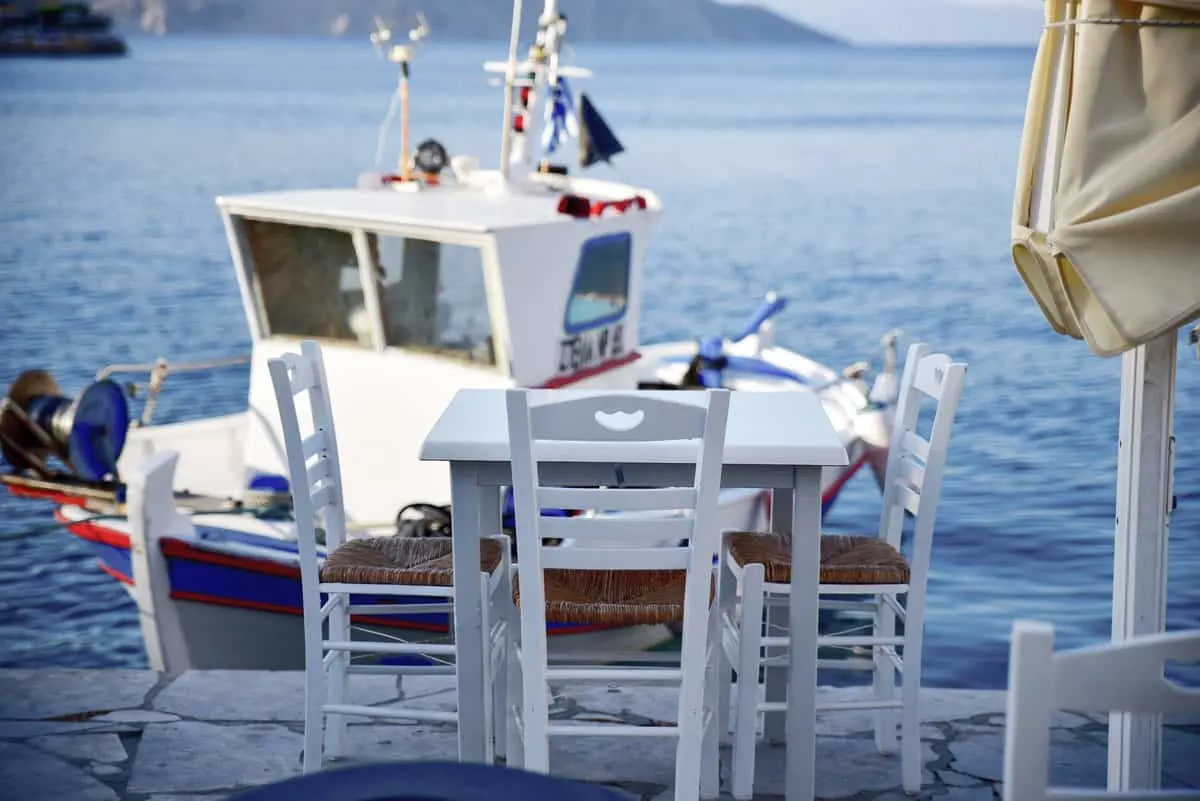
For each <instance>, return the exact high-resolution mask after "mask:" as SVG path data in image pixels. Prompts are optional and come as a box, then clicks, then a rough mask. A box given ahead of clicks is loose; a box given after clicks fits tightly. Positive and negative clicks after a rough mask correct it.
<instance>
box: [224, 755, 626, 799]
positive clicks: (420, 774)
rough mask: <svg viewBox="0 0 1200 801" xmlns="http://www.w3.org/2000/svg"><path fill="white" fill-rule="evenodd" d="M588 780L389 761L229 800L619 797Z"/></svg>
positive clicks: (313, 775)
mask: <svg viewBox="0 0 1200 801" xmlns="http://www.w3.org/2000/svg"><path fill="white" fill-rule="evenodd" d="M620 798H621V796H618V795H617V794H616V793H614V792H612V791H611V790H606V789H604V788H602V787H598V786H596V785H594V784H585V783H583V782H576V781H571V780H569V779H560V778H556V777H554V776H546V775H544V774H541V773H531V772H529V771H525V770H518V769H517V768H505V767H497V766H493V765H477V764H471V763H462V762H394V763H387V764H376V765H359V766H355V767H348V768H333V769H330V770H323V771H321V772H319V773H310V774H308V775H305V776H297V777H296V778H294V779H287V780H285V781H282V782H276V783H275V784H268V785H265V786H263V787H257V788H255V789H253V790H248V791H247V792H245V793H242V794H241V795H236V796H233V797H232V798H231V799H230V800H229V801H299V799H303V801H560V800H562V801H565V799H570V801H619V799H620Z"/></svg>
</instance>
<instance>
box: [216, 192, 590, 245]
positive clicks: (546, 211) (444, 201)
mask: <svg viewBox="0 0 1200 801" xmlns="http://www.w3.org/2000/svg"><path fill="white" fill-rule="evenodd" d="M560 196H561V195H560V194H559V193H558V192H555V191H554V190H552V189H550V188H549V187H546V188H543V187H533V188H531V189H521V190H518V191H512V192H508V193H504V194H501V193H499V192H495V193H489V192H486V191H483V190H481V189H477V188H473V187H468V188H462V187H456V186H439V187H431V188H427V189H422V190H419V191H395V190H389V189H305V190H294V191H284V192H261V193H256V194H250V195H234V196H227V197H221V198H218V199H217V203H218V204H219V205H220V206H221V208H223V209H225V210H227V211H229V212H231V213H233V214H239V215H244V216H250V217H257V216H262V217H265V218H268V219H282V218H287V219H291V220H293V221H295V222H306V223H322V224H326V225H337V226H347V227H368V228H371V227H378V226H387V225H399V226H411V227H414V228H418V227H419V228H423V229H429V230H440V231H447V232H458V233H473V234H488V233H493V232H495V231H500V230H505V229H512V228H529V227H532V226H540V225H552V224H564V223H569V222H572V221H573V220H572V218H571V217H569V216H567V215H564V214H560V213H559V212H558V200H559V197H560Z"/></svg>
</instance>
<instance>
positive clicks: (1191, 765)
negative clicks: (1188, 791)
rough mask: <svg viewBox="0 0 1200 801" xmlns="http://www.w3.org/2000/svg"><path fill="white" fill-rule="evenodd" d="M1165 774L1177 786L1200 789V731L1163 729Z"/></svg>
mask: <svg viewBox="0 0 1200 801" xmlns="http://www.w3.org/2000/svg"><path fill="white" fill-rule="evenodd" d="M1162 750H1163V774H1164V775H1166V776H1169V777H1171V779H1172V780H1173V781H1174V782H1176V786H1181V787H1200V730H1198V731H1194V732H1192V731H1183V730H1181V729H1176V728H1165V729H1163V747H1162Z"/></svg>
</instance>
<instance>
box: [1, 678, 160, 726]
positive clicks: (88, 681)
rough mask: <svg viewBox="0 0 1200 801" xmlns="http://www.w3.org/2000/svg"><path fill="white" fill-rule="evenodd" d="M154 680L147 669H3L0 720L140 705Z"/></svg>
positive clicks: (60, 715) (46, 716) (99, 710)
mask: <svg viewBox="0 0 1200 801" xmlns="http://www.w3.org/2000/svg"><path fill="white" fill-rule="evenodd" d="M158 681H159V675H158V674H157V673H155V672H153V671H150V670H67V669H57V668H55V669H40V670H4V671H0V719H4V720H47V719H50V718H58V717H64V716H67V715H76V716H82V715H86V714H87V713H100V714H103V713H105V712H109V711H112V710H114V709H127V708H130V707H140V706H142V705H143V704H144V703H145V701H146V695H147V693H149V692H150V690H151V689H153V688H154V686H155V685H156V684H157V683H158Z"/></svg>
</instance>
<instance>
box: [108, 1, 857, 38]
mask: <svg viewBox="0 0 1200 801" xmlns="http://www.w3.org/2000/svg"><path fill="white" fill-rule="evenodd" d="M92 6H93V8H94V9H95V10H96V11H99V12H103V13H107V14H111V15H112V16H113V17H114V18H115V20H116V21H117V23H118V24H119V25H122V26H125V27H133V26H139V25H140V26H141V27H142V28H143V29H145V30H148V31H152V32H154V33H209V34H212V33H244V34H268V35H300V36H330V35H341V36H356V37H365V36H367V35H368V34H369V32H370V30H371V22H372V19H373V18H374V17H375V15H379V16H380V17H381V18H382V19H383V20H384V21H385V22H386V23H388V24H389V25H390V26H391V27H392V28H393V29H394V30H395V31H397V32H400V31H407V30H408V29H409V28H410V27H413V26H414V25H415V24H416V12H418V11H421V12H423V13H424V14H425V16H426V18H427V19H428V20H429V27H430V28H431V29H432V31H433V35H434V36H435V37H437V38H440V39H472V40H493V41H495V40H499V41H507V39H508V36H509V31H510V28H511V24H512V4H511V2H503V1H502V0H98V1H97V2H93V3H92ZM541 8H542V4H541V3H540V2H537V0H525V2H524V4H523V13H522V15H521V19H522V25H521V31H522V34H523V37H522V40H523V41H528V38H529V36H530V35H531V33H532V32H533V31H534V30H535V28H536V24H537V17H538V15H539V14H540V13H541ZM559 10H560V11H561V12H562V13H563V14H564V15H565V16H566V17H567V21H568V25H569V29H568V33H567V40H568V41H575V42H581V41H607V42H776V43H790V44H841V43H842V42H841V41H840V40H838V39H836V38H834V37H832V36H829V35H827V34H824V33H821V32H819V31H817V30H814V29H813V28H809V27H807V26H805V25H801V24H800V23H798V22H795V21H793V20H789V19H786V18H785V17H782V16H780V15H779V14H776V13H775V12H773V11H768V10H767V9H764V8H761V7H759V6H756V5H726V4H724V3H718V2H713V0H560V2H559Z"/></svg>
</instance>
